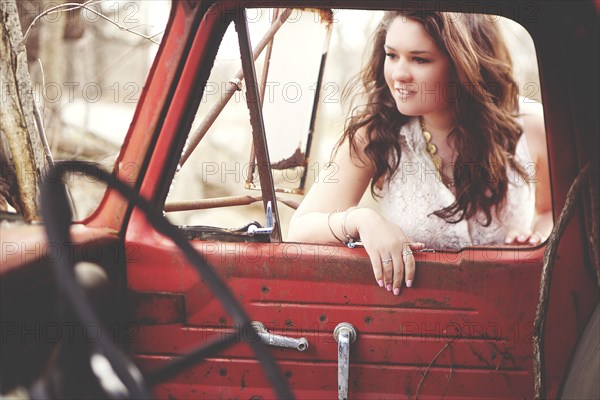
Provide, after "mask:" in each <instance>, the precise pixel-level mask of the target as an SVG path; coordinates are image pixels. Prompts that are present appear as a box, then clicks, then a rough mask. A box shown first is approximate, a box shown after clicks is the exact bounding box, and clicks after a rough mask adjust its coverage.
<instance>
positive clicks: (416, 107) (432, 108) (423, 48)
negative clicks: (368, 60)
mask: <svg viewBox="0 0 600 400" xmlns="http://www.w3.org/2000/svg"><path fill="white" fill-rule="evenodd" d="M383 50H384V51H385V53H386V58H385V64H384V75H385V81H386V83H387V85H388V87H389V89H390V92H391V93H392V96H393V97H394V100H395V101H396V106H397V107H398V111H400V112H401V113H402V114H404V115H409V116H417V115H423V116H426V115H428V114H432V115H433V114H437V113H443V114H446V113H447V111H448V110H449V107H448V106H449V99H451V98H452V94H453V93H454V90H453V89H454V88H455V87H454V86H453V85H451V84H450V62H449V61H448V59H447V58H446V56H445V55H444V54H443V53H442V52H441V51H440V50H439V49H438V47H437V45H436V44H435V42H434V41H433V40H432V39H431V38H430V37H429V35H428V34H427V32H426V31H425V28H423V26H422V25H421V24H420V23H419V22H417V21H415V20H412V19H409V18H406V17H404V16H398V17H396V18H395V19H394V20H393V21H392V23H391V25H390V27H389V29H388V31H387V35H386V38H385V44H384V49H383Z"/></svg>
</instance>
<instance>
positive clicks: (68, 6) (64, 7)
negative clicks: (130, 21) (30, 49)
mask: <svg viewBox="0 0 600 400" xmlns="http://www.w3.org/2000/svg"><path fill="white" fill-rule="evenodd" d="M103 1H104V0H89V1H86V2H85V3H83V4H79V3H64V4H60V5H57V6H54V7H50V8H49V9H47V10H46V11H44V12H42V13H41V14H40V15H38V16H37V17H35V18H34V20H33V21H32V22H31V24H30V25H29V27H28V28H27V31H26V32H25V35H23V41H25V40H27V37H28V36H29V32H30V31H31V28H32V27H33V26H34V25H35V24H36V23H37V22H38V21H39V20H40V19H41V18H42V17H44V16H46V15H50V14H55V13H60V12H67V11H73V10H77V9H83V10H87V11H90V12H91V13H93V14H95V15H97V16H99V17H100V18H102V19H104V20H106V21H108V22H110V23H111V24H113V25H115V26H116V27H118V28H119V29H120V30H122V31H126V32H129V33H132V34H134V35H137V36H140V37H142V38H144V39H146V40H149V41H151V42H152V43H154V44H160V42H157V41H156V40H154V37H156V36H158V35H160V34H161V33H163V32H164V31H161V32H158V33H155V34H153V35H144V34H143V33H140V32H138V31H135V30H134V29H135V28H138V27H139V26H141V25H137V26H134V27H133V28H127V27H126V26H123V25H121V24H119V23H118V22H115V21H113V20H112V19H110V18H109V17H107V16H106V15H104V14H102V13H101V12H98V11H96V10H94V9H93V8H91V7H89V6H90V5H93V4H98V3H101V2H103Z"/></svg>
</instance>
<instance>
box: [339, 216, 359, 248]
mask: <svg viewBox="0 0 600 400" xmlns="http://www.w3.org/2000/svg"><path fill="white" fill-rule="evenodd" d="M356 208H357V207H356V206H354V207H350V208H349V209H347V210H346V212H345V213H344V217H343V218H342V233H343V234H344V237H345V238H346V239H348V242H347V243H346V246H348V247H349V248H351V249H353V248H354V247H356V239H354V238H353V237H352V236H350V235H348V232H346V218H347V217H348V214H350V211H352V210H354V209H356Z"/></svg>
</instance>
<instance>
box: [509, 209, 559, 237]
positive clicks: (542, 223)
mask: <svg viewBox="0 0 600 400" xmlns="http://www.w3.org/2000/svg"><path fill="white" fill-rule="evenodd" d="M553 225H554V222H553V221H552V211H546V212H544V213H540V214H538V215H536V216H535V221H534V224H533V227H532V229H531V230H527V231H518V230H511V231H509V232H508V235H506V239H505V240H504V243H506V244H516V245H530V246H537V245H538V244H540V243H542V242H543V241H544V240H546V239H548V236H550V232H551V231H552V227H553Z"/></svg>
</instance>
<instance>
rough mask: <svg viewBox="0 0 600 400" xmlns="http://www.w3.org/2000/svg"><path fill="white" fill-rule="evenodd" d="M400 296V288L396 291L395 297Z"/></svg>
mask: <svg viewBox="0 0 600 400" xmlns="http://www.w3.org/2000/svg"><path fill="white" fill-rule="evenodd" d="M399 294H400V288H395V289H394V296H398V295H399Z"/></svg>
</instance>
